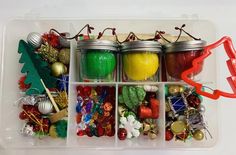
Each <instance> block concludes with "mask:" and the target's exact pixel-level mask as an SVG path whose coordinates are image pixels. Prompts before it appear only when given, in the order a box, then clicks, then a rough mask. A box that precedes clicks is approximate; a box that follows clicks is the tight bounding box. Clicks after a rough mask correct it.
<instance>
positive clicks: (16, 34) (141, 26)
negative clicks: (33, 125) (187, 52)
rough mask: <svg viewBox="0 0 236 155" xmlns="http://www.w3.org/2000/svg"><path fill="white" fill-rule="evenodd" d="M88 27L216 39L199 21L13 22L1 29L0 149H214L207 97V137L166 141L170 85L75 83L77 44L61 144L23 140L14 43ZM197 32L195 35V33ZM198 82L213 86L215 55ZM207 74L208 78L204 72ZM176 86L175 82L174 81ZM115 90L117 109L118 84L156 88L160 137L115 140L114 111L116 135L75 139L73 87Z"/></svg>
mask: <svg viewBox="0 0 236 155" xmlns="http://www.w3.org/2000/svg"><path fill="white" fill-rule="evenodd" d="M88 23H89V24H90V25H92V26H93V27H95V28H96V30H95V31H94V33H95V34H98V32H99V31H101V30H102V29H103V28H104V27H107V26H110V27H116V28H119V33H127V34H128V33H129V32H130V31H135V32H139V33H143V34H150V33H153V32H155V31H156V29H163V30H165V31H166V32H168V33H174V32H175V30H174V28H173V27H174V26H176V25H181V24H183V23H185V24H186V25H187V27H188V31H189V32H195V33H196V32H197V33H196V34H197V35H198V36H201V38H204V40H206V41H207V42H213V41H215V39H216V38H215V33H216V31H215V29H214V25H213V24H211V23H210V22H209V21H204V20H197V21H196V20H145V21H143V20H71V21H70V20H24V19H22V20H13V21H11V22H9V23H8V24H7V25H6V30H5V35H4V49H3V52H4V53H3V57H4V58H3V59H2V60H4V61H3V66H2V77H1V91H0V92H1V94H0V95H1V96H0V98H1V101H0V103H1V113H0V117H1V121H0V122H1V124H0V125H1V126H0V145H1V146H2V147H5V148H42V147H44V148H49V147H53V148H63V147H75V148H78V149H79V148H89V149H170V148H176V149H178V148H184V149H187V148H209V147H212V146H214V145H215V143H216V142H217V139H218V119H217V104H216V101H213V100H211V99H208V98H203V104H204V105H205V108H206V112H205V120H206V121H207V126H208V130H209V131H210V133H211V135H212V138H208V139H204V140H202V141H192V140H189V141H186V142H182V141H174V140H173V141H170V142H166V141H165V93H164V92H165V85H166V84H173V83H172V82H152V81H145V82H125V83H124V82H80V75H79V71H78V64H79V62H78V60H77V55H78V53H79V52H77V42H76V41H71V55H70V73H69V107H68V110H69V111H68V112H69V113H68V115H69V116H68V117H69V118H68V119H69V120H68V136H67V138H66V139H65V140H62V139H52V138H50V137H48V138H45V139H37V138H32V137H24V136H22V135H21V134H20V131H19V130H20V129H21V127H22V123H21V122H20V121H19V119H18V113H19V108H18V107H17V106H14V103H15V102H16V101H17V100H18V99H19V98H20V97H21V94H20V92H19V90H18V88H17V81H18V79H19V77H20V75H21V73H20V69H21V65H19V63H18V60H19V57H20V55H19V54H17V45H18V41H19V40H20V39H24V40H25V39H26V35H27V34H28V33H29V32H39V33H40V32H47V31H48V30H49V29H50V28H55V29H57V30H58V31H66V32H69V33H70V34H76V33H77V30H79V29H80V28H81V27H82V26H84V25H85V24H88ZM196 30H198V31H196ZM204 63H205V64H204V67H203V70H202V72H201V73H202V79H204V82H205V83H209V85H210V86H211V87H212V88H214V87H215V86H216V77H215V66H216V64H215V56H214V54H213V55H212V56H211V57H209V58H208V59H207V61H205V62H204ZM209 70H211V73H212V74H211V75H209V74H208V72H209ZM175 84H176V82H175ZM86 85H89V86H94V87H95V86H114V87H115V90H116V95H115V96H116V98H115V109H118V88H119V87H121V86H123V85H157V86H158V88H159V93H158V98H159V100H160V116H159V119H158V126H159V134H158V137H157V138H156V139H154V140H150V139H148V138H147V137H145V136H140V137H138V138H135V139H130V140H125V141H120V140H119V139H118V137H117V136H116V135H117V131H118V123H119V122H118V111H117V110H116V112H115V120H116V121H115V132H116V133H115V136H113V137H99V138H98V137H87V136H83V137H78V136H77V128H76V125H77V123H76V115H77V113H76V110H75V109H76V104H77V90H76V88H77V86H86Z"/></svg>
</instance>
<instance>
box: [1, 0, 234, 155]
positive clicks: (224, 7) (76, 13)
mask: <svg viewBox="0 0 236 155" xmlns="http://www.w3.org/2000/svg"><path fill="white" fill-rule="evenodd" d="M235 16H236V1H234V0H218V1H217V0H208V1H206V0H198V1H194V0H178V1H171V0H162V1H158V0H129V1H128V0H116V1H113V0H91V1H88V0H87V1H81V0H41V1H40V0H37V1H36V0H5V1H4V0H0V46H1V47H2V31H3V26H4V24H5V23H6V22H7V21H8V20H10V19H14V18H16V17H25V18H28V17H30V18H32V17H33V18H38V17H43V18H44V17H47V18H51V19H54V18H58V17H60V18H73V19H158V18H173V19H174V18H175V19H176V18H181V19H198V18H199V19H206V20H210V21H212V22H213V23H214V24H215V26H216V30H217V37H218V38H220V37H222V36H223V35H229V36H231V37H232V39H233V41H234V43H235V45H236V30H235V29H236V20H235V19H236V18H235ZM225 57H226V56H225V53H224V52H222V53H218V59H217V61H218V64H217V67H218V76H217V77H218V83H219V88H221V89H224V88H226V83H227V82H226V81H225V80H224V79H225V77H226V76H227V72H226V69H224V67H226V66H225V62H224V61H222V58H225ZM235 101H236V100H235V99H226V98H220V100H219V104H220V105H219V118H220V119H219V123H220V133H219V135H220V138H219V140H218V144H217V145H216V146H215V147H213V148H211V149H208V150H199V151H191V150H184V151H183V150H143V151H142V150H138V151H135V150H124V151H122V152H121V151H107V150H78V149H60V150H57V149H48V150H47V149H44V150H42V149H40V150H39V149H35V150H1V148H0V155H11V154H17V155H46V154H51V155H52V154H55V155H65V154H67V155H72V154H77V155H82V154H84V155H90V154H98V153H99V154H102V155H106V154H109V155H112V154H117V155H118V154H120V153H124V154H136V155H139V154H140V155H141V154H142V155H143V154H162V155H172V154H173V155H176V153H177V154H181V155H187V154H188V155H189V154H191V155H195V154H196V155H199V154H201V155H213V154H214V155H217V154H219V155H220V154H226V155H228V154H232V155H233V154H235V153H236V147H235V146H236V145H235V140H236V123H235V120H234V119H236V117H235V113H236V102H235ZM212 115H214V114H212Z"/></svg>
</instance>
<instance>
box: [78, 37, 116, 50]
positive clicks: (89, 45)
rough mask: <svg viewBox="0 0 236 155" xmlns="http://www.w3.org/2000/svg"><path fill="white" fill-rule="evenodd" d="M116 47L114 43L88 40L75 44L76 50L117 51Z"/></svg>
mask: <svg viewBox="0 0 236 155" xmlns="http://www.w3.org/2000/svg"><path fill="white" fill-rule="evenodd" d="M118 47H119V45H118V44H117V43H116V42H114V41H110V40H99V39H90V40H81V41H78V42H77V48H78V49H101V50H111V51H118Z"/></svg>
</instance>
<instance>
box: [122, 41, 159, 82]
mask: <svg viewBox="0 0 236 155" xmlns="http://www.w3.org/2000/svg"><path fill="white" fill-rule="evenodd" d="M161 52H162V48H161V44H160V43H159V42H157V41H140V40H138V41H129V42H124V43H122V44H121V74H120V77H121V81H124V82H127V81H128V82H129V81H159V79H160V74H159V73H160V69H159V68H160V64H161V62H160V61H161V59H160V58H161V56H160V55H161Z"/></svg>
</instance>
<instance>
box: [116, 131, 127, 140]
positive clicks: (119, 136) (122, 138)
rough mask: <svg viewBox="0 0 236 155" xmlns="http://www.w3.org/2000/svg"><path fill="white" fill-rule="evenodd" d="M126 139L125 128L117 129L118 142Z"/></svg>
mask: <svg viewBox="0 0 236 155" xmlns="http://www.w3.org/2000/svg"><path fill="white" fill-rule="evenodd" d="M126 137H127V130H126V129H125V128H119V129H118V138H119V139H120V140H125V139H126Z"/></svg>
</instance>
